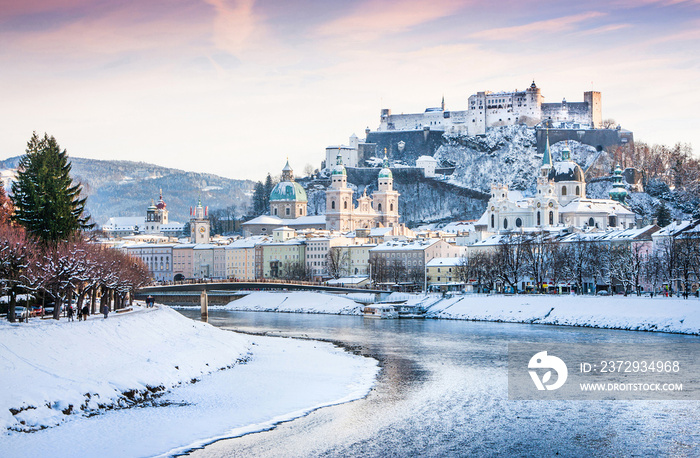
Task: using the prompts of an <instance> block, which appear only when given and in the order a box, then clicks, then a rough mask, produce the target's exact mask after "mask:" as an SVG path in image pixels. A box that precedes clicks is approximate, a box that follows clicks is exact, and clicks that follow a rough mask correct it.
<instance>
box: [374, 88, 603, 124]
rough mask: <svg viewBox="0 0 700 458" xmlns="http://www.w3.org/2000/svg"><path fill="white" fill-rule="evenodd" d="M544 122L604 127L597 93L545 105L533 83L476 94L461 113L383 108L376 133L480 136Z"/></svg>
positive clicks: (590, 92) (431, 109)
mask: <svg viewBox="0 0 700 458" xmlns="http://www.w3.org/2000/svg"><path fill="white" fill-rule="evenodd" d="M543 121H545V122H546V123H547V124H548V125H549V127H559V128H570V129H600V128H601V127H602V124H603V116H602V107H601V97H600V92H597V91H587V92H584V93H583V102H573V103H570V102H567V101H566V99H564V100H562V101H561V103H544V96H542V93H541V91H540V88H539V87H537V85H536V84H535V82H534V81H533V82H532V84H531V85H530V87H528V88H527V89H526V90H524V91H518V90H515V91H512V92H491V91H483V92H477V93H476V94H473V95H472V96H470V97H469V102H468V107H467V109H466V110H461V111H448V110H445V100H444V98H443V101H442V106H441V107H439V108H428V109H426V110H425V112H423V113H415V114H398V115H397V114H391V110H390V109H388V108H384V109H382V112H381V120H380V124H379V129H377V131H379V132H386V131H394V130H402V131H406V130H424V129H426V128H427V129H430V130H441V131H444V132H447V133H451V134H463V135H483V134H485V133H486V129H487V128H489V127H500V126H512V125H516V124H525V125H527V126H528V127H535V126H536V125H538V124H540V123H542V122H543Z"/></svg>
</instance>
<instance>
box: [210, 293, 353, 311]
mask: <svg viewBox="0 0 700 458" xmlns="http://www.w3.org/2000/svg"><path fill="white" fill-rule="evenodd" d="M209 308H210V309H213V310H240V311H252V312H286V313H327V314H333V315H362V304H360V303H358V302H355V301H354V300H352V299H348V298H347V297H344V296H338V295H334V294H326V293H313V292H308V291H293V292H288V291H284V292H264V291H256V292H253V293H250V294H248V295H246V296H244V297H242V298H240V299H237V300H235V301H232V302H229V303H228V304H227V305H222V306H210V307H209Z"/></svg>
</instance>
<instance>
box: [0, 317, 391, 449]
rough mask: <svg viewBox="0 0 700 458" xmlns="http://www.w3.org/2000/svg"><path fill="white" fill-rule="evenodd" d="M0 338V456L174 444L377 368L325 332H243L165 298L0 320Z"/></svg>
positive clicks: (202, 440)
mask: <svg viewBox="0 0 700 458" xmlns="http://www.w3.org/2000/svg"><path fill="white" fill-rule="evenodd" d="M0 347H2V351H0V374H2V381H3V390H2V392H1V393H0V427H2V432H1V433H0V451H1V453H0V455H2V456H7V457H15V456H55V457H57V456H76V455H80V456H152V455H159V454H168V453H176V452H178V451H184V450H187V449H190V448H192V447H194V446H197V445H203V444H206V443H209V442H211V441H213V440H216V439H217V438H223V437H233V436H237V435H241V434H245V433H247V432H252V431H260V430H264V429H268V428H270V427H272V426H274V424H276V423H278V422H280V421H284V420H289V419H292V418H295V417H298V416H300V415H304V414H305V413H307V412H309V411H311V410H313V409H316V408H319V407H322V406H325V405H332V404H336V403H340V402H346V401H350V400H354V399H358V398H361V397H363V396H364V395H366V394H367V392H368V391H369V390H370V388H371V386H372V384H373V383H374V379H375V376H376V373H377V371H378V367H377V362H376V361H375V360H373V359H369V358H363V357H359V356H354V355H351V354H349V353H347V352H345V351H343V350H341V349H339V348H337V347H334V346H332V345H330V344H327V343H319V342H314V341H298V340H292V339H280V338H270V337H248V336H245V337H243V336H241V335H239V334H236V333H233V332H230V331H224V330H221V329H217V328H214V327H213V326H210V325H208V324H205V323H200V322H195V321H192V320H190V319H187V318H185V317H183V316H182V315H180V314H179V313H177V312H175V311H173V310H171V309H169V308H165V307H156V308H152V309H144V308H141V307H135V308H134V311H132V312H127V313H124V314H110V315H109V318H108V319H106V320H105V319H103V318H102V316H101V315H99V316H93V317H91V318H90V319H89V320H88V321H86V322H77V321H76V322H67V321H65V320H61V321H59V322H56V321H54V320H39V319H34V320H30V322H29V323H28V324H25V323H22V324H9V323H5V322H3V323H2V324H0ZM241 359H246V360H247V362H245V363H242V364H237V362H239V361H241ZM231 366H235V367H233V368H231V369H228V370H219V369H221V368H227V367H229V368H230V367H231ZM149 388H150V389H149ZM151 390H152V391H156V392H158V393H160V394H162V396H158V397H154V396H153V395H152V394H151ZM163 393H164V394H163ZM144 397H151V398H153V399H152V403H151V402H146V403H140V404H135V403H134V400H143V398H144ZM131 405H136V407H134V408H125V409H119V408H118V407H129V406H131ZM71 406H72V407H71ZM95 414H99V415H95ZM42 428H46V429H42ZM25 431H35V432H32V433H27V432H25Z"/></svg>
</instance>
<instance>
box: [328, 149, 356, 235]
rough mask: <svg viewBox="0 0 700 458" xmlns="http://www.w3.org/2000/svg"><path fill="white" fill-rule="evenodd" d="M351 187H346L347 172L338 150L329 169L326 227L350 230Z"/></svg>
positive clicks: (351, 210)
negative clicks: (329, 180)
mask: <svg viewBox="0 0 700 458" xmlns="http://www.w3.org/2000/svg"><path fill="white" fill-rule="evenodd" d="M352 194H353V192H352V189H350V188H348V172H347V171H346V170H345V166H344V165H343V158H342V156H341V155H340V152H338V156H337V157H336V163H335V165H334V166H333V170H331V186H330V188H328V189H327V190H326V229H328V230H332V231H352V230H353V229H355V228H354V227H353V226H354V225H353V219H352V213H353V209H354V208H353V203H352Z"/></svg>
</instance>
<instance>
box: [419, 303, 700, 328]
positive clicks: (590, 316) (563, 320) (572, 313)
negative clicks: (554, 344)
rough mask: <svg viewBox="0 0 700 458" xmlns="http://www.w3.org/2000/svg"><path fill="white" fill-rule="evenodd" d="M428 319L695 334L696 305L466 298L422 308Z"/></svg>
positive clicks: (699, 314) (699, 309) (699, 315)
mask: <svg viewBox="0 0 700 458" xmlns="http://www.w3.org/2000/svg"><path fill="white" fill-rule="evenodd" d="M426 301H429V299H426ZM428 316H429V317H431V318H444V319H453V320H474V321H503V322H509V323H532V324H554V325H564V326H585V327H591V328H607V329H624V330H630V331H662V332H676V333H681V334H700V301H698V300H697V299H695V300H692V299H688V300H684V299H678V298H654V299H651V298H646V297H637V296H627V297H621V296H612V297H591V296H569V295H561V296H555V295H546V296H545V295H541V296H535V295H519V296H503V295H498V296H496V295H494V296H469V295H466V296H455V297H452V298H446V299H443V300H440V301H438V302H436V303H435V304H434V305H432V306H430V307H429V308H428Z"/></svg>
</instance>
